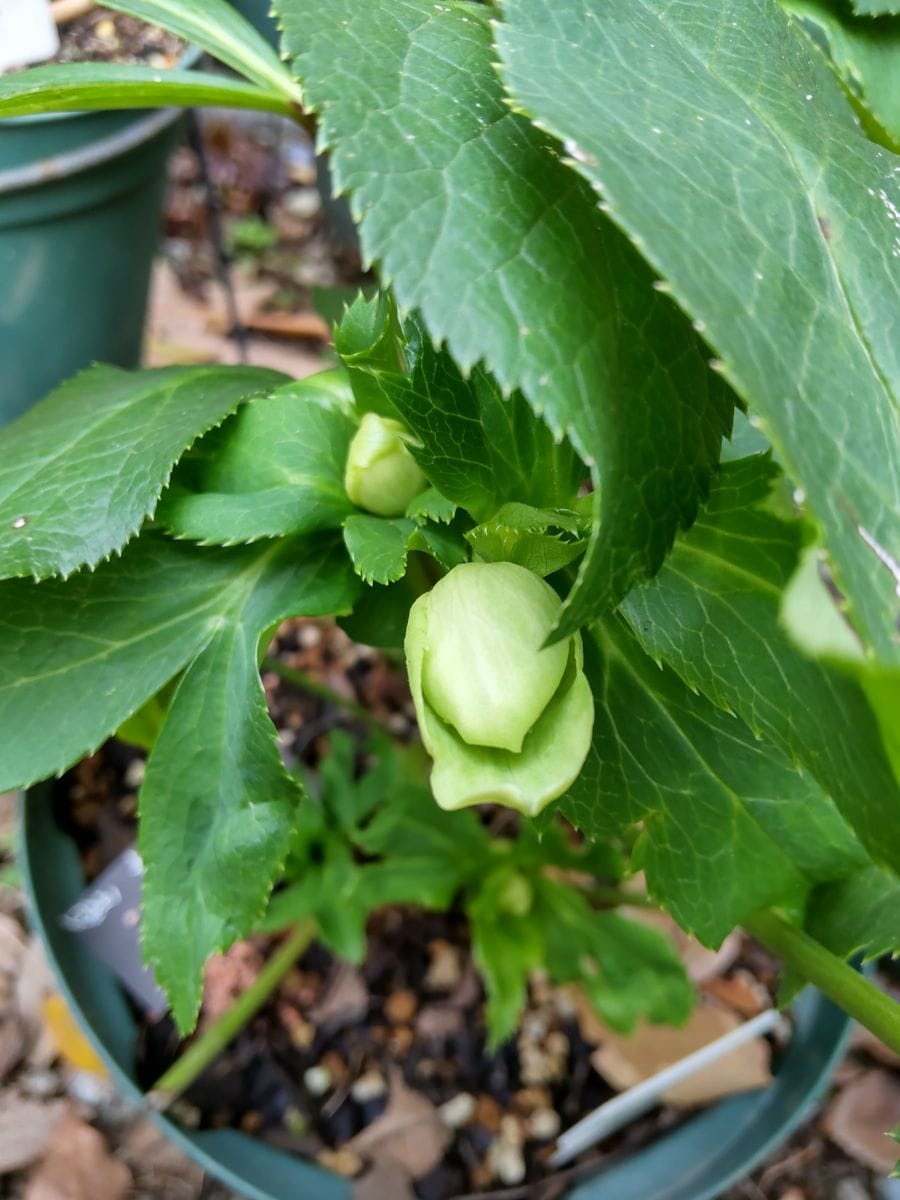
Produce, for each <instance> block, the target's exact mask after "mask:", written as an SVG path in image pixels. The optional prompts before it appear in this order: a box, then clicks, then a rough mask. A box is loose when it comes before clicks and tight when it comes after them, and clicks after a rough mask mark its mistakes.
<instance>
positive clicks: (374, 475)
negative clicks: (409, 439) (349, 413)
mask: <svg viewBox="0 0 900 1200" xmlns="http://www.w3.org/2000/svg"><path fill="white" fill-rule="evenodd" d="M406 433H407V431H406V429H405V428H404V427H403V425H401V424H400V422H399V421H393V420H391V418H390V417H380V416H379V415H378V414H377V413H371V412H370V413H366V414H365V416H364V417H363V419H362V421H361V422H360V425H359V429H358V430H357V431H356V433H355V434H354V435H353V440H352V441H351V442H350V449H349V451H348V453H347V466H346V469H345V471H344V488H345V489H346V492H347V495H348V496H349V497H350V499H351V500H352V501H353V503H354V504H355V505H357V507H359V508H364V509H365V510H366V512H370V513H375V515H376V516H378V517H402V516H403V514H404V513H405V512H406V509H407V507H408V505H409V503H410V501H412V500H413V499H415V497H416V496H418V494H419V492H421V491H422V490H423V489H424V488H426V487H427V486H428V481H427V480H426V478H425V475H424V474H423V472H422V470H421V468H420V467H419V464H418V463H417V462H416V460H415V459H414V458H413V456H412V455H411V454H410V452H409V450H408V449H407V447H406V443H405V442H404V440H403V438H404V435H405V434H406Z"/></svg>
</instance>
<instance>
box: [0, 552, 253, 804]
mask: <svg viewBox="0 0 900 1200" xmlns="http://www.w3.org/2000/svg"><path fill="white" fill-rule="evenodd" d="M258 557H259V551H257V552H256V553H253V552H250V551H243V550H242V551H233V552H232V553H230V554H226V553H223V552H221V551H200V550H197V549H196V548H194V547H190V546H179V545H175V544H173V543H171V542H167V541H164V540H163V539H162V538H160V537H155V536H151V535H145V536H144V537H142V538H140V539H139V540H138V541H136V542H133V543H132V544H131V545H130V546H129V547H128V548H127V549H126V551H125V553H124V554H123V555H122V557H121V558H116V559H113V560H112V561H111V562H107V563H104V564H103V565H102V566H100V567H98V569H97V570H96V571H94V572H90V571H87V570H84V571H80V572H79V573H78V574H77V575H73V576H72V577H71V578H69V579H67V580H65V581H63V580H59V579H49V580H45V581H44V582H42V583H40V584H37V583H34V582H33V581H32V580H25V579H11V580H7V581H6V582H4V583H0V729H2V730H3V736H2V738H0V788H2V789H3V790H7V789H9V788H13V787H27V786H28V785H30V784H31V783H34V782H35V780H38V779H43V778H45V777H46V776H48V775H53V774H55V773H56V772H58V771H61V770H62V769H63V768H64V767H67V766H69V764H70V763H72V762H74V761H75V760H76V759H77V758H79V757H80V756H81V755H82V754H87V753H89V752H90V751H92V750H94V749H96V747H97V746H98V745H100V743H101V742H102V741H104V740H105V739H106V738H107V737H109V735H110V734H111V733H113V732H114V731H115V730H116V729H117V728H118V727H119V725H121V723H122V722H123V721H124V720H125V718H126V717H128V716H130V715H131V713H133V712H134V711H135V710H136V709H137V708H138V707H139V706H140V705H141V704H142V703H143V702H144V701H145V700H147V699H149V697H150V696H152V695H154V694H155V693H156V692H157V691H159V689H160V688H161V687H162V686H163V684H165V683H166V682H167V681H168V680H169V679H171V677H172V676H173V675H175V674H176V673H177V672H178V671H179V670H180V669H181V668H182V667H183V666H184V664H185V663H186V662H188V661H189V660H190V659H191V658H193V657H194V655H195V654H196V653H197V652H198V650H199V649H200V648H201V647H202V646H203V645H205V644H206V642H208V641H209V638H210V636H211V634H212V632H213V631H214V630H215V628H216V626H217V625H218V623H219V620H220V614H221V612H222V610H223V608H226V609H227V607H228V604H229V597H230V595H231V592H232V589H233V588H238V589H240V588H241V587H242V586H243V579H244V576H245V575H246V574H247V573H248V572H250V573H253V572H255V570H256V563H257V559H258Z"/></svg>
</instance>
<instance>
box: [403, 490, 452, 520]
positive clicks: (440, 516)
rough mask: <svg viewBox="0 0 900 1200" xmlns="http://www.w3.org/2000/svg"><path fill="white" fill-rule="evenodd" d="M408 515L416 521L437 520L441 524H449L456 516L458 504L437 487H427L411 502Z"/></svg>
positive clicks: (407, 511)
mask: <svg viewBox="0 0 900 1200" xmlns="http://www.w3.org/2000/svg"><path fill="white" fill-rule="evenodd" d="M406 515H407V516H408V517H412V519H413V520H414V521H420V522H424V521H437V522H438V524H440V525H449V524H450V522H451V521H452V520H453V518H454V517H455V516H456V505H455V504H454V503H453V501H452V500H448V499H447V497H446V496H442V495H441V493H440V492H439V491H438V490H437V488H433V487H432V488H426V489H425V491H424V492H422V493H421V494H420V495H418V496H416V498H415V500H413V502H412V504H410V506H409V508H408V509H407V510H406Z"/></svg>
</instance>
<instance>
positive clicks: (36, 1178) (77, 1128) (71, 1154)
mask: <svg viewBox="0 0 900 1200" xmlns="http://www.w3.org/2000/svg"><path fill="white" fill-rule="evenodd" d="M130 1188H131V1172H130V1171H129V1170H128V1168H127V1167H126V1166H125V1164H124V1163H123V1162H120V1161H119V1160H118V1159H117V1158H113V1157H112V1155H111V1154H110V1152H109V1148H108V1146H107V1144H106V1142H105V1141H104V1139H103V1136H102V1134H100V1133H98V1132H97V1130H96V1129H94V1128H93V1127H92V1126H91V1125H88V1124H87V1123H86V1122H84V1121H82V1120H80V1119H79V1118H78V1117H76V1116H75V1114H74V1113H72V1112H68V1113H66V1115H65V1116H64V1117H63V1118H62V1120H61V1121H59V1123H58V1124H57V1126H56V1128H55V1130H54V1132H53V1137H52V1139H51V1141H50V1144H49V1146H48V1147H47V1152H46V1154H45V1155H44V1158H43V1160H42V1161H41V1162H40V1163H39V1164H38V1165H37V1167H35V1169H34V1171H32V1173H31V1176H30V1177H29V1179H28V1182H27V1183H26V1185H25V1193H24V1197H23V1200H124V1198H125V1196H126V1195H127V1194H128V1191H129V1189H130Z"/></svg>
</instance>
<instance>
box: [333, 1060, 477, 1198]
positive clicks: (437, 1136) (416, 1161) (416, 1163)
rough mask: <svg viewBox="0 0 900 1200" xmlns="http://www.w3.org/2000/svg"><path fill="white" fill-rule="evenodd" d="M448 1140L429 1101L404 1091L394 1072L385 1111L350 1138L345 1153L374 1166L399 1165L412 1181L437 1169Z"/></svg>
mask: <svg viewBox="0 0 900 1200" xmlns="http://www.w3.org/2000/svg"><path fill="white" fill-rule="evenodd" d="M452 1137H453V1134H452V1132H451V1130H449V1129H448V1128H447V1126H446V1125H445V1124H444V1122H443V1121H442V1120H441V1118H440V1117H439V1116H438V1112H437V1109H436V1108H435V1106H434V1105H433V1104H432V1103H431V1101H430V1100H429V1099H427V1097H425V1096H423V1095H422V1094H421V1093H420V1092H416V1091H413V1089H412V1088H410V1087H408V1086H407V1085H406V1083H405V1082H404V1080H403V1076H402V1075H401V1074H400V1072H399V1071H395V1072H393V1074H392V1075H391V1080H390V1092H389V1098H388V1106H387V1108H386V1109H385V1111H384V1112H383V1113H382V1114H381V1116H380V1117H378V1119H377V1120H375V1121H373V1122H372V1124H371V1125H369V1126H368V1127H367V1128H366V1129H364V1130H363V1131H362V1132H361V1133H358V1134H357V1135H356V1137H354V1138H351V1140H350V1141H349V1142H347V1144H346V1149H348V1150H352V1151H354V1153H356V1154H361V1155H364V1156H365V1157H366V1158H370V1159H372V1161H373V1162H375V1163H380V1162H383V1161H385V1160H390V1161H393V1162H396V1163H399V1164H400V1165H401V1166H402V1167H404V1168H405V1170H406V1171H407V1172H408V1173H409V1175H411V1176H412V1178H413V1179H420V1178H421V1177H422V1176H423V1175H427V1174H428V1172H429V1171H431V1170H432V1169H433V1168H434V1167H436V1166H437V1165H438V1163H439V1162H440V1161H441V1159H442V1158H443V1156H444V1151H445V1150H446V1148H447V1145H448V1144H449V1142H450V1140H451V1139H452Z"/></svg>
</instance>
